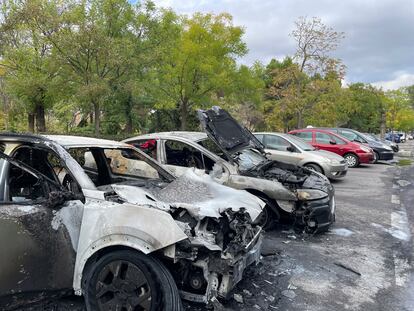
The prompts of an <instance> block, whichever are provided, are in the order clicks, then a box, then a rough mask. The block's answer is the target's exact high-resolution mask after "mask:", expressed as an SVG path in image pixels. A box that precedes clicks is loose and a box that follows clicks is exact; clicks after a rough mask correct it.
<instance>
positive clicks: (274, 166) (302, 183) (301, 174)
mask: <svg viewBox="0 0 414 311" xmlns="http://www.w3.org/2000/svg"><path fill="white" fill-rule="evenodd" d="M241 174H242V175H246V176H252V177H259V178H265V179H270V180H277V181H279V182H280V183H282V184H283V185H284V186H286V187H287V188H289V189H291V190H294V189H315V190H321V191H323V192H326V193H327V194H332V193H333V191H334V189H333V186H332V185H331V183H330V181H329V179H328V178H326V177H325V176H324V175H322V174H319V173H317V172H314V171H312V170H309V169H307V168H305V167H301V166H297V165H294V164H289V163H284V162H280V161H276V160H268V161H263V162H262V163H260V164H258V165H256V166H254V167H252V168H250V169H248V170H246V171H243V172H241Z"/></svg>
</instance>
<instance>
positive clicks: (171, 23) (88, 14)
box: [0, 0, 414, 138]
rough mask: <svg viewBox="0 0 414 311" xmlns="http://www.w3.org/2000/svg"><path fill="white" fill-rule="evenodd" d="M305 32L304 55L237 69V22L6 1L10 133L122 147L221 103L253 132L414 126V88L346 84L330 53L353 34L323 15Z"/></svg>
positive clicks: (139, 9) (91, 2)
mask: <svg viewBox="0 0 414 311" xmlns="http://www.w3.org/2000/svg"><path fill="white" fill-rule="evenodd" d="M295 25H296V30H295V31H293V32H292V36H293V38H294V39H295V40H296V42H297V49H296V53H295V55H294V56H293V57H286V58H285V59H283V60H276V59H272V60H271V61H270V62H269V63H268V64H267V65H263V64H261V63H258V62H257V63H254V64H253V65H252V66H246V65H240V64H238V62H237V60H238V58H239V57H241V56H244V55H245V54H246V53H247V46H246V44H245V43H244V41H243V40H242V37H243V34H244V29H243V28H242V27H239V26H235V25H234V24H233V20H232V17H231V16H230V15H229V14H226V13H222V14H211V13H208V14H203V13H195V14H193V15H192V16H186V15H178V14H176V13H175V12H174V11H172V10H169V9H162V8H158V7H157V6H155V5H154V3H152V2H151V1H139V2H137V4H136V5H134V4H131V3H130V2H129V1H127V0H83V1H78V0H5V1H3V2H2V6H1V13H0V59H1V62H0V130H12V131H25V130H27V129H29V130H31V131H34V130H36V131H38V132H44V131H46V130H47V131H48V132H54V133H73V134H80V135H94V136H97V135H103V136H106V137H114V138H115V137H127V136H131V134H133V133H140V132H153V131H167V130H177V129H194V130H197V129H199V122H198V120H197V118H196V114H195V111H196V109H198V108H206V107H210V106H212V105H220V106H222V107H224V108H226V109H228V110H229V111H230V112H231V113H232V114H233V115H234V116H235V117H236V118H237V119H238V120H240V121H241V122H242V123H243V124H244V125H245V126H247V127H249V128H251V129H252V130H271V131H287V130H290V129H293V128H297V127H304V126H306V125H313V126H348V127H352V128H356V129H359V130H362V131H369V132H378V131H379V130H380V129H385V126H387V127H388V128H392V129H396V130H404V131H409V130H411V129H413V128H414V110H413V109H414V86H411V87H407V88H403V89H401V90H398V91H393V92H386V93H385V92H383V91H382V90H380V89H377V88H375V87H373V86H371V85H367V84H362V83H355V84H352V85H350V86H349V87H344V86H343V85H342V84H341V81H342V78H343V74H344V68H345V67H344V65H342V63H341V61H340V60H338V59H335V58H332V57H331V56H330V55H329V54H330V53H331V52H332V51H334V50H335V48H336V47H337V46H338V44H339V43H340V41H341V39H342V38H343V34H342V33H340V32H336V31H335V30H333V29H332V28H330V27H327V26H325V25H324V24H323V23H322V21H321V20H320V19H318V18H313V19H310V20H309V19H306V18H301V19H299V20H298V21H297V22H296V24H295ZM46 125H47V128H46Z"/></svg>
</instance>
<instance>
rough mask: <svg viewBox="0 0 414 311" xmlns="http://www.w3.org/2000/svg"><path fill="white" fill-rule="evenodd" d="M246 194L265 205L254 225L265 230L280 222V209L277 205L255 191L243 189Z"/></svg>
mask: <svg viewBox="0 0 414 311" xmlns="http://www.w3.org/2000/svg"><path fill="white" fill-rule="evenodd" d="M245 190H246V191H247V192H249V193H251V194H253V195H255V196H257V197H258V198H260V199H261V200H262V201H263V202H265V203H266V205H265V207H264V209H263V212H262V215H260V216H259V217H258V220H257V221H256V223H257V224H258V225H259V226H261V227H262V228H263V229H265V230H269V229H271V228H272V227H273V226H274V225H275V223H278V222H279V221H280V212H279V210H280V208H279V207H278V205H277V203H276V202H275V201H274V200H272V199H271V198H269V197H268V196H267V195H266V194H264V193H262V192H260V191H257V190H255V189H245Z"/></svg>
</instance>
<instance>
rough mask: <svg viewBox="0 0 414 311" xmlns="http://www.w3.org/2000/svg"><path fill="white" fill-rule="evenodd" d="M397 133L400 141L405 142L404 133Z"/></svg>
mask: <svg viewBox="0 0 414 311" xmlns="http://www.w3.org/2000/svg"><path fill="white" fill-rule="evenodd" d="M397 135H398V136H400V142H402V143H405V142H406V141H407V137H406V135H405V133H397Z"/></svg>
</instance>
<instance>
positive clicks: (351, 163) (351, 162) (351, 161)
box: [344, 153, 359, 167]
mask: <svg viewBox="0 0 414 311" xmlns="http://www.w3.org/2000/svg"><path fill="white" fill-rule="evenodd" d="M344 159H345V160H346V162H347V163H348V167H357V166H358V165H359V159H358V157H357V156H356V155H355V154H353V153H347V154H345V155H344Z"/></svg>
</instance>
